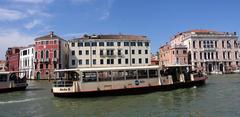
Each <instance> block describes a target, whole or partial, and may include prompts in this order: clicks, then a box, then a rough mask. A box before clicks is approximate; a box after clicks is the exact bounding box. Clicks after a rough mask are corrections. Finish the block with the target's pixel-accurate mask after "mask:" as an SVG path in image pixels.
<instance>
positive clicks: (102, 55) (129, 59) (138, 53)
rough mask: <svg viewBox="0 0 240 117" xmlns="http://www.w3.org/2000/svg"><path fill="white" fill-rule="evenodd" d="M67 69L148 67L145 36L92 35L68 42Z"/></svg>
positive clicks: (148, 46) (148, 44)
mask: <svg viewBox="0 0 240 117" xmlns="http://www.w3.org/2000/svg"><path fill="white" fill-rule="evenodd" d="M69 49H70V51H69V68H76V67H108V66H111V67H113V66H116V67H118V66H119V67H120V66H140V65H141V66H142V65H150V64H151V63H150V61H151V49H150V41H149V40H148V39H147V38H146V36H135V35H94V36H87V35H85V36H83V37H82V38H77V39H73V40H70V41H69Z"/></svg>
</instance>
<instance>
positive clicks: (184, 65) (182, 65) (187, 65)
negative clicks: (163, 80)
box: [164, 64, 192, 68]
mask: <svg viewBox="0 0 240 117" xmlns="http://www.w3.org/2000/svg"><path fill="white" fill-rule="evenodd" d="M191 66H192V65H189V64H181V65H180V64H176V65H165V66H164V67H165V68H166V67H191Z"/></svg>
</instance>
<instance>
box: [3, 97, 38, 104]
mask: <svg viewBox="0 0 240 117" xmlns="http://www.w3.org/2000/svg"><path fill="white" fill-rule="evenodd" d="M39 99H41V98H29V99H23V100H12V101H6V102H1V101H0V105H3V104H12V103H22V102H30V101H34V100H39Z"/></svg>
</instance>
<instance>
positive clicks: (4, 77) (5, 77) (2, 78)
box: [0, 74, 7, 82]
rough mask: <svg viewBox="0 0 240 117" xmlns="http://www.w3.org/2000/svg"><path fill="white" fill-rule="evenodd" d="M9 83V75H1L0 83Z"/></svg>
mask: <svg viewBox="0 0 240 117" xmlns="http://www.w3.org/2000/svg"><path fill="white" fill-rule="evenodd" d="M6 81H7V74H1V75H0V82H6Z"/></svg>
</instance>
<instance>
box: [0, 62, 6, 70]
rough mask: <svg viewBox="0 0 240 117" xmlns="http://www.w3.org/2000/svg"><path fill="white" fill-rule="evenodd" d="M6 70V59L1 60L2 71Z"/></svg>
mask: <svg viewBox="0 0 240 117" xmlns="http://www.w3.org/2000/svg"><path fill="white" fill-rule="evenodd" d="M5 70H6V61H3V60H0V71H5Z"/></svg>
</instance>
